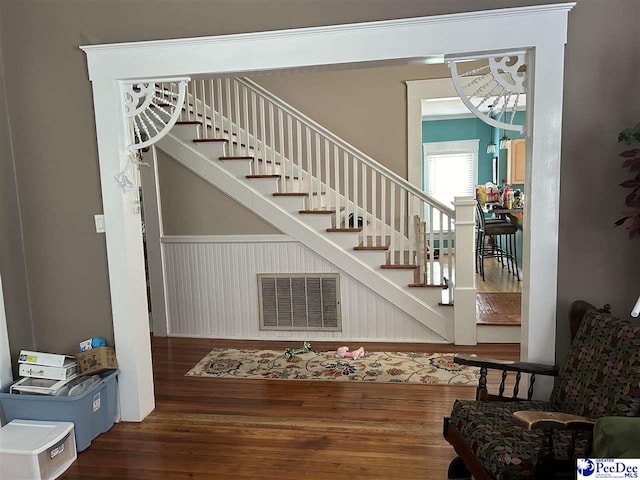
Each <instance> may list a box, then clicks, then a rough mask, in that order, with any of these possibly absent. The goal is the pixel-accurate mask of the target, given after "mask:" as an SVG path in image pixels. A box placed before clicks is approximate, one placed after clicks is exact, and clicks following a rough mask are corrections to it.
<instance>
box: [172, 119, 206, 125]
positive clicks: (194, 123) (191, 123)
mask: <svg viewBox="0 0 640 480" xmlns="http://www.w3.org/2000/svg"><path fill="white" fill-rule="evenodd" d="M175 124H176V125H202V122H199V121H197V120H185V121H183V122H176V123H175Z"/></svg>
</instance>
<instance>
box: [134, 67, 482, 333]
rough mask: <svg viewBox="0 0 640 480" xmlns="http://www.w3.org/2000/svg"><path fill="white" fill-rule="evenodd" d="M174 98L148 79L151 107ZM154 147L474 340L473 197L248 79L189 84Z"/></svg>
mask: <svg viewBox="0 0 640 480" xmlns="http://www.w3.org/2000/svg"><path fill="white" fill-rule="evenodd" d="M177 97H178V87H177V85H175V84H173V83H164V84H157V85H156V95H155V99H154V104H153V105H152V106H153V107H155V108H157V109H159V110H163V109H165V108H169V107H170V106H171V101H172V100H173V99H175V98H177ZM150 120H151V119H150ZM147 128H148V127H147V125H145V124H141V125H138V124H134V125H133V130H135V134H134V135H135V137H136V138H137V139H140V138H144V135H145V133H144V132H145V130H147ZM147 131H148V130H147ZM156 146H157V147H158V148H160V149H162V150H164V151H165V152H166V153H168V154H169V155H171V156H172V157H173V158H174V159H175V160H176V161H178V162H179V163H181V164H182V165H183V166H185V167H186V168H188V169H189V170H191V171H192V172H194V173H195V174H197V175H199V176H200V177H201V178H203V179H204V180H206V181H207V182H209V183H210V184H211V185H213V186H215V187H216V188H218V189H220V190H221V191H223V192H224V193H226V194H227V195H229V196H231V197H232V198H234V199H235V200H237V201H238V202H239V203H241V204H242V205H244V206H245V207H247V208H249V209H251V210H252V211H253V212H254V213H256V214H257V215H259V216H261V217H262V218H264V219H265V220H267V221H268V222H269V223H271V224H273V225H274V226H276V227H277V228H278V229H280V230H281V231H282V232H283V233H285V234H287V235H290V236H291V237H293V238H295V239H297V240H298V241H300V242H301V243H303V244H304V245H306V246H307V247H308V248H310V249H311V250H313V251H314V252H316V253H318V254H319V255H321V256H323V257H324V258H326V259H327V260H328V261H330V262H332V263H333V264H335V265H337V266H339V267H340V268H341V269H342V270H344V271H346V272H348V273H349V275H351V276H352V277H354V278H355V279H356V280H358V281H360V282H362V283H363V284H365V285H367V286H368V287H369V288H371V289H372V290H373V291H375V292H376V293H378V294H379V295H381V296H382V297H384V298H385V299H387V300H388V301H390V302H392V303H393V304H394V305H396V306H397V307H398V308H400V309H401V310H403V311H404V312H406V313H407V314H409V315H410V316H412V317H413V318H414V319H415V320H416V321H417V322H420V323H422V324H423V325H425V326H426V327H428V328H430V329H431V330H433V331H434V332H435V333H437V334H439V335H440V336H442V337H443V338H444V339H445V340H447V341H451V342H453V341H455V342H456V343H475V288H474V287H473V280H472V278H473V253H472V252H473V215H474V211H473V205H474V203H473V202H470V201H469V200H468V199H466V200H461V201H460V202H457V205H456V211H454V210H453V209H451V208H449V207H447V206H446V205H443V204H441V203H440V202H438V201H437V200H435V199H433V198H431V197H429V196H427V195H426V194H425V193H424V192H422V191H421V190H419V189H417V188H416V187H415V186H413V185H411V184H409V183H408V182H407V181H406V180H405V179H403V178H402V177H400V176H398V175H396V174H395V173H394V172H392V171H390V170H388V169H387V168H386V167H384V166H383V165H381V164H379V163H377V162H376V161H374V160H373V159H371V158H370V157H368V156H367V155H366V154H364V153H363V152H361V151H359V150H357V149H356V148H354V147H353V146H351V145H350V144H348V143H347V142H346V141H344V140H342V139H341V138H339V137H338V136H336V135H335V134H333V133H332V132H330V131H328V130H326V129H325V128H324V127H322V126H320V125H319V124H317V123H316V122H314V121H313V120H312V119H310V118H308V117H307V116H305V115H304V114H303V113H301V112H299V111H298V110H296V109H295V108H294V107H292V106H290V105H288V104H287V103H285V102H284V101H283V100H281V99H279V98H278V97H276V96H274V95H273V94H272V93H270V92H268V91H267V90H265V89H264V88H262V87H261V86H259V85H258V84H256V83H255V82H253V81H251V80H249V79H247V78H233V79H231V78H211V79H205V80H196V81H191V82H189V85H188V87H187V95H186V101H185V105H183V107H182V112H181V114H180V119H179V121H178V122H177V123H176V125H175V126H174V127H173V129H172V130H171V133H169V134H168V135H166V136H164V137H163V138H162V139H160V140H159V141H158V142H157V144H156ZM461 214H462V215H461ZM456 215H458V224H457V225H456V222H455V219H456ZM461 218H462V219H464V221H460V219H461ZM454 247H456V248H454ZM456 250H457V252H458V253H456ZM460 257H462V258H465V259H466V258H467V257H469V258H468V261H465V262H464V264H459V263H458V264H457V263H456V258H460ZM470 278H471V281H469V279H470ZM456 279H458V280H460V279H462V281H463V283H464V284H465V287H464V288H460V287H459V286H456ZM454 292H455V293H457V294H458V295H457V297H456V306H455V308H454V305H453V300H454ZM458 297H461V298H458ZM470 299H471V300H470ZM470 301H472V302H473V305H472V306H471V305H469V302H470ZM463 302H464V304H463V305H462V307H463V308H461V305H460V304H461V303H463ZM469 312H473V313H472V318H468V317H469ZM463 313H464V315H463ZM463 329H464V330H463ZM470 329H471V330H473V332H472V334H470V332H469V330H470ZM463 331H464V333H463Z"/></svg>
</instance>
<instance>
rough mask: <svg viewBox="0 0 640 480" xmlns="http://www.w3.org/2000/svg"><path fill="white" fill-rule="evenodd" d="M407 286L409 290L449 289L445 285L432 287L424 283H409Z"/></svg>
mask: <svg viewBox="0 0 640 480" xmlns="http://www.w3.org/2000/svg"><path fill="white" fill-rule="evenodd" d="M407 286H408V287H411V288H441V289H442V290H446V289H447V288H449V285H446V284H439V285H432V284H426V283H410V284H409V285H407Z"/></svg>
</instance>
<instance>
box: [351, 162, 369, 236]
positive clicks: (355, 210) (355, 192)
mask: <svg viewBox="0 0 640 480" xmlns="http://www.w3.org/2000/svg"><path fill="white" fill-rule="evenodd" d="M351 161H352V164H353V217H352V219H353V226H354V227H356V228H357V227H358V213H359V210H358V207H359V206H360V201H359V199H358V159H357V158H356V157H351ZM362 227H363V228H362V232H361V236H362V244H363V245H364V244H365V242H366V238H365V237H364V234H365V229H364V225H362Z"/></svg>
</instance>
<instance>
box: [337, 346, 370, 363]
mask: <svg viewBox="0 0 640 480" xmlns="http://www.w3.org/2000/svg"><path fill="white" fill-rule="evenodd" d="M336 357H338V358H351V359H352V360H358V359H359V358H364V347H360V348H359V349H357V350H354V351H353V352H350V351H349V347H347V346H344V347H339V348H338V350H336Z"/></svg>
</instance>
